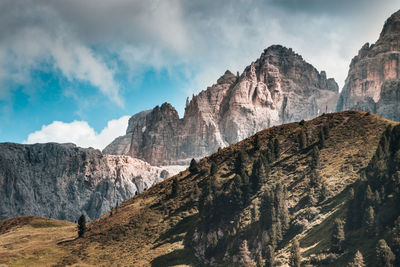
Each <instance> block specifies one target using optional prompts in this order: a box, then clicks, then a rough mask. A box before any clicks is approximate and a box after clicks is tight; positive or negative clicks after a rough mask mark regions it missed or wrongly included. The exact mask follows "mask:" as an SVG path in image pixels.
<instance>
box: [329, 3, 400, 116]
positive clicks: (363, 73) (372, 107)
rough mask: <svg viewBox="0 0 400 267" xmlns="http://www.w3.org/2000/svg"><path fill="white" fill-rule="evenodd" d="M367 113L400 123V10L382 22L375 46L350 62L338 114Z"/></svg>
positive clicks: (366, 47) (366, 45)
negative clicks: (349, 111)
mask: <svg viewBox="0 0 400 267" xmlns="http://www.w3.org/2000/svg"><path fill="white" fill-rule="evenodd" d="M349 109H358V110H366V111H370V112H373V113H376V114H378V115H381V116H383V117H385V118H388V119H391V120H396V121H400V10H399V11H397V12H396V13H394V14H393V15H392V16H391V17H390V18H389V19H387V21H386V22H385V24H384V26H383V29H382V32H381V34H380V36H379V39H378V40H377V41H376V43H375V44H371V45H370V44H369V43H366V44H365V45H364V46H363V47H362V48H361V49H360V51H359V52H358V55H357V56H355V57H354V58H353V60H352V61H351V64H350V69H349V73H348V76H347V79H346V82H345V85H344V87H343V90H342V92H341V94H340V98H339V101H338V105H337V110H338V111H341V110H349Z"/></svg>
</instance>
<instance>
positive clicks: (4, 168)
mask: <svg viewBox="0 0 400 267" xmlns="http://www.w3.org/2000/svg"><path fill="white" fill-rule="evenodd" d="M174 173H175V172H174ZM174 173H173V174H174ZM168 176H169V172H168V171H167V170H166V169H165V168H164V169H162V168H159V167H153V166H150V165H149V164H148V163H146V162H143V161H141V160H138V159H134V158H131V157H129V156H112V155H103V154H102V153H101V152H100V151H99V150H96V149H91V148H89V149H84V148H79V147H76V146H75V145H74V144H56V143H48V144H35V145H20V144H13V143H0V219H5V218H11V217H16V216H22V215H36V216H42V217H48V218H57V219H66V220H70V221H74V220H76V219H77V218H78V217H79V216H80V215H81V214H82V213H85V214H86V215H87V217H88V218H89V219H95V218H98V217H99V216H101V215H103V214H105V213H106V212H108V211H110V209H112V208H113V207H115V206H116V205H117V203H121V202H122V201H124V200H126V199H129V198H130V197H132V196H133V195H134V194H135V192H142V191H143V190H144V189H146V188H149V187H150V186H152V185H153V184H154V183H156V182H158V181H161V180H163V179H164V178H166V177H168Z"/></svg>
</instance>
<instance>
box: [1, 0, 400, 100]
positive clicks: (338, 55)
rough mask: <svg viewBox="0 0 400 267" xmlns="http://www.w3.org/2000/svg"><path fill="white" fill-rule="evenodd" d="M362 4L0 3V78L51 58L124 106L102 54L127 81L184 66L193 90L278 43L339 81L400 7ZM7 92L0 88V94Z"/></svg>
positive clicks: (206, 0)
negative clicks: (129, 77) (124, 69)
mask: <svg viewBox="0 0 400 267" xmlns="http://www.w3.org/2000/svg"><path fill="white" fill-rule="evenodd" d="M364 2H365V1H364V0H357V1H356V0H354V1H345V0H339V1H328V0H323V1H322V0H321V1H318V0H307V1H297V0H279V1H277V0H268V1H262V0H238V1H215V0H203V1H185V0H149V1H141V0H113V1H109V0H86V1H81V0H69V1H49V0H36V1H32V0H25V1H13V0H3V1H0V25H7V27H0V80H3V81H4V80H12V81H18V82H20V83H24V82H26V79H29V75H30V70H31V69H32V68H35V67H37V65H38V64H39V63H40V62H43V61H52V63H53V64H54V67H55V68H56V69H58V70H60V71H61V73H62V74H63V75H65V76H66V77H67V78H68V79H70V80H73V79H78V80H82V81H86V82H89V83H91V84H92V85H94V86H96V87H98V88H99V90H100V91H101V92H102V93H103V94H105V95H106V96H108V97H109V98H110V99H111V100H112V101H113V102H114V103H116V104H118V105H120V106H122V105H123V99H122V98H121V96H120V89H119V85H118V83H117V82H116V79H115V77H116V73H117V74H118V71H119V70H118V67H119V65H118V64H117V63H115V62H110V60H109V59H110V58H112V59H114V60H115V61H116V62H117V61H118V62H120V61H122V62H124V63H125V65H127V66H128V68H129V72H130V73H129V75H132V76H135V77H137V76H140V75H141V74H143V72H145V71H147V70H148V68H155V69H165V68H166V69H168V70H169V73H170V74H171V75H174V74H176V73H174V72H180V73H179V74H182V69H183V70H184V71H187V69H189V70H190V71H191V73H190V74H189V77H190V78H191V80H192V81H190V84H188V85H186V86H185V85H182V87H186V88H180V89H190V90H186V91H185V92H188V91H194V92H198V91H200V90H203V89H205V88H206V86H207V85H211V84H212V83H214V82H215V81H216V77H218V76H219V75H222V74H223V73H224V71H225V70H226V69H231V70H232V71H236V70H239V71H242V70H243V68H244V67H245V66H246V65H248V64H249V63H250V61H251V60H255V59H256V58H257V57H258V56H259V55H260V54H261V52H262V50H263V49H264V48H267V47H268V46H269V45H271V44H282V45H285V46H289V47H291V48H293V49H294V51H296V52H297V53H299V54H300V55H302V56H303V57H304V58H305V59H306V60H308V61H310V63H311V64H313V65H314V66H316V67H317V68H318V69H319V70H326V72H327V75H328V76H329V77H334V78H335V79H336V80H337V82H338V83H339V84H340V85H343V82H344V79H345V77H346V75H347V71H348V65H349V63H350V60H351V58H352V57H353V56H354V55H356V54H357V51H358V49H360V48H361V46H362V45H363V44H364V43H365V42H374V41H375V40H376V38H377V37H378V35H379V31H380V29H381V27H382V25H383V22H384V20H385V19H386V18H387V17H388V16H389V15H390V14H391V13H393V12H395V11H396V9H397V8H398V3H397V1H396V0H385V1H383V2H385V4H382V1H378V0H368V1H367V2H368V5H365V4H363V3H364ZM327 7H328V8H327ZM95 48H98V49H99V48H101V49H102V50H101V51H100V50H96V49H95ZM106 56H107V59H108V60H106V59H105V58H106ZM111 66H113V67H111ZM211 70H213V73H211ZM176 76H178V75H176ZM27 77H28V78H27ZM7 90H9V88H8V87H5V86H1V84H0V97H1V96H2V95H3V96H4V95H7V92H5V91H7Z"/></svg>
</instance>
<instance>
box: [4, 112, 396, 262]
mask: <svg viewBox="0 0 400 267" xmlns="http://www.w3.org/2000/svg"><path fill="white" fill-rule="evenodd" d="M399 140H400V126H399V124H398V123H394V122H390V121H388V120H386V119H383V118H381V117H378V116H376V115H373V114H370V113H367V112H359V111H346V112H341V113H334V114H325V115H322V116H319V117H318V118H315V119H313V120H311V121H305V122H297V123H290V124H285V125H281V126H275V127H272V128H269V129H266V130H263V131H261V132H258V133H257V134H255V135H254V136H251V137H249V138H247V139H245V140H243V141H241V142H239V143H237V144H234V145H231V146H229V147H226V148H224V149H221V150H220V151H218V152H216V153H214V154H212V155H210V156H208V157H206V158H203V159H202V160H200V161H199V162H197V163H194V162H193V163H192V164H191V166H190V168H189V169H188V170H186V171H184V172H181V173H180V174H178V175H176V176H174V177H171V178H169V179H166V180H165V181H163V182H161V183H158V184H156V185H154V186H153V187H151V188H150V189H148V190H146V191H145V192H144V193H142V194H139V195H137V196H135V197H133V198H131V199H129V200H128V201H125V202H123V203H122V204H121V205H120V206H119V207H118V209H117V210H115V211H114V212H113V213H112V214H111V213H109V214H106V215H104V216H102V217H101V218H99V219H97V220H95V221H93V222H91V223H89V224H88V225H87V227H88V230H87V232H86V233H85V235H84V237H82V238H76V236H77V233H76V228H75V227H74V226H73V225H70V224H67V225H65V224H64V225H63V224H62V222H59V221H50V222H49V221H48V220H43V219H38V218H17V219H11V220H7V221H3V222H0V251H2V252H1V253H2V254H1V255H2V256H1V257H0V264H12V263H14V262H18V263H19V264H22V265H23V264H25V263H29V264H31V265H32V264H33V265H57V266H65V265H85V266H98V265H105V266H113V265H118V264H120V265H130V266H153V267H155V266H288V265H289V264H290V266H300V264H301V266H338V267H339V266H340V267H342V266H399V264H400V258H399V257H398V255H400V254H399V251H400V211H399V209H398V203H399V201H400V179H399V172H400V157H399V155H400V143H399ZM46 227H47V228H46ZM33 232H34V233H35V235H34V236H33V235H32V234H31V233H33ZM49 233H54V234H53V235H54V237H53V236H52V237H51V239H52V240H51V241H49V238H48V235H49ZM17 236H19V237H21V236H22V237H24V238H23V240H22V241H21V242H20V243H21V245H19V243H18V244H15V237H17ZM13 238H14V239H13ZM60 240H63V242H60ZM30 244H35V246H30ZM49 244H51V245H49ZM2 248H3V249H2ZM21 249H24V251H25V253H24V254H21V252H20V251H21ZM55 255H56V256H55Z"/></svg>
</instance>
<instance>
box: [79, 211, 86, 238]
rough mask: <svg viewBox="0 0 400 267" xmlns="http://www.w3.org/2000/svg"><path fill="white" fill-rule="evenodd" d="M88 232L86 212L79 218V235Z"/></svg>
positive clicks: (81, 235)
mask: <svg viewBox="0 0 400 267" xmlns="http://www.w3.org/2000/svg"><path fill="white" fill-rule="evenodd" d="M85 233H86V216H85V215H84V214H82V215H81V217H79V219H78V236H79V237H83V236H85Z"/></svg>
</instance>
